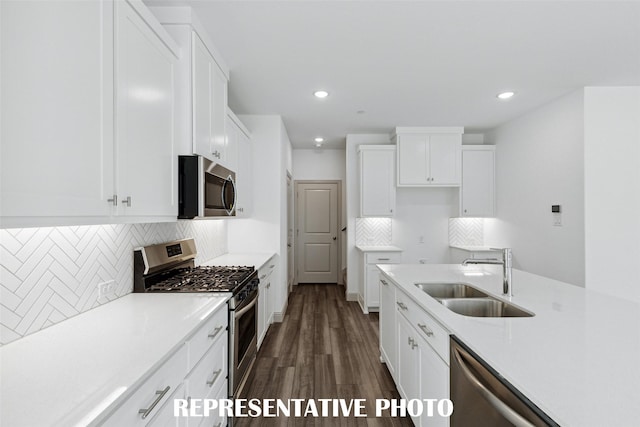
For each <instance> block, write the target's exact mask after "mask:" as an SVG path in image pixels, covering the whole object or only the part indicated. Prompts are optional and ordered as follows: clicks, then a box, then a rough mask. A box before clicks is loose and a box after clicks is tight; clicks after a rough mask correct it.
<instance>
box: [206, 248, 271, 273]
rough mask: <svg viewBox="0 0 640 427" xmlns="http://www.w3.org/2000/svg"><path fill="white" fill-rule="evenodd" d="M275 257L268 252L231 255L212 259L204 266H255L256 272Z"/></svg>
mask: <svg viewBox="0 0 640 427" xmlns="http://www.w3.org/2000/svg"><path fill="white" fill-rule="evenodd" d="M274 255H275V254H274V253H268V252H264V253H263V252H256V253H230V254H224V255H220V256H219V257H216V258H213V259H210V260H209V261H207V262H204V263H202V265H207V266H208V265H221V266H253V267H255V268H256V270H259V269H260V268H261V267H262V266H263V265H265V264H266V263H267V261H269V260H270V259H271V257H272V256H274Z"/></svg>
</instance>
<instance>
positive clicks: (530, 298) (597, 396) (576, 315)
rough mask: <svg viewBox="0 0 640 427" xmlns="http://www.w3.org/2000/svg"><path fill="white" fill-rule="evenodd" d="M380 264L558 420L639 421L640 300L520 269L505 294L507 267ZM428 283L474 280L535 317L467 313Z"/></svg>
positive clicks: (572, 423) (596, 423) (586, 423)
mask: <svg viewBox="0 0 640 427" xmlns="http://www.w3.org/2000/svg"><path fill="white" fill-rule="evenodd" d="M379 268H380V270H381V271H382V272H383V275H381V277H382V278H383V279H384V280H387V279H390V280H391V281H392V282H393V283H394V284H395V285H396V286H397V287H398V288H399V289H400V290H402V291H403V292H404V293H406V294H407V295H409V296H410V297H411V299H413V300H414V301H415V302H416V303H417V304H418V305H419V306H420V307H421V308H422V309H424V310H425V311H427V312H428V313H429V314H430V315H431V316H433V317H434V318H435V319H436V320H437V321H438V322H440V323H441V324H442V325H443V326H444V327H445V328H446V329H447V330H448V331H449V332H450V333H451V334H454V335H456V336H457V337H458V338H460V339H461V340H462V341H463V342H464V343H465V344H467V346H468V347H470V348H471V349H472V350H473V351H475V352H476V353H477V354H478V355H479V356H480V357H481V358H483V359H484V360H485V361H486V362H487V363H488V364H489V365H491V366H492V367H493V368H494V369H495V370H496V371H497V372H498V373H500V374H501V375H502V376H504V378H505V379H506V380H507V381H509V382H510V383H511V384H512V385H514V386H515V387H516V388H518V389H519V390H520V391H521V392H522V393H523V394H524V395H525V396H527V397H528V398H529V399H530V400H531V401H532V402H533V403H534V404H535V405H537V406H538V407H539V408H540V409H542V410H543V411H544V412H545V413H546V414H547V415H548V416H550V417H551V418H552V419H553V420H554V421H555V422H557V423H558V424H560V425H563V426H576V427H578V426H580V427H582V426H606V425H611V426H613V425H616V426H631V425H637V424H638V421H637V416H638V410H639V409H640V388H639V387H638V384H640V365H639V364H638V361H640V304H638V303H634V302H631V301H627V300H625V299H621V298H615V297H611V296H607V295H604V294H601V293H597V292H594V291H589V290H586V289H584V288H580V287H577V286H572V285H569V284H566V283H562V282H558V281H555V280H551V279H548V278H544V277H541V276H537V275H534V274H530V273H526V272H524V271H520V270H515V269H514V270H513V297H511V298H506V297H503V296H502V295H501V293H502V270H501V267H500V266H497V267H496V266H467V267H463V266H461V265H408V264H399V265H379ZM426 282H463V283H469V284H472V285H473V286H475V287H477V288H479V289H482V290H484V291H486V292H488V293H490V294H491V295H492V296H493V297H497V298H498V299H503V300H505V301H509V302H511V303H512V304H515V305H517V306H519V307H521V308H524V309H526V310H528V311H531V312H533V313H535V316H533V317H523V318H479V317H467V316H462V315H459V314H457V313H454V312H452V311H450V310H449V309H447V308H446V307H444V306H443V305H442V304H440V303H439V302H438V301H437V300H435V299H434V298H432V297H430V296H429V295H427V294H426V293H424V292H423V291H422V290H420V289H419V288H418V287H416V286H415V283H426Z"/></svg>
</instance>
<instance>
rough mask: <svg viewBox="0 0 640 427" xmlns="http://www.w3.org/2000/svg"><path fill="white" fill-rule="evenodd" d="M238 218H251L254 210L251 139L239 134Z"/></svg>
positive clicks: (241, 133)
mask: <svg viewBox="0 0 640 427" xmlns="http://www.w3.org/2000/svg"><path fill="white" fill-rule="evenodd" d="M236 190H237V191H236V194H237V206H238V207H237V209H236V217H237V218H249V217H250V216H251V211H252V209H253V151H252V147H251V139H250V138H249V137H248V136H247V135H245V133H244V132H242V131H240V132H238V170H237V172H236Z"/></svg>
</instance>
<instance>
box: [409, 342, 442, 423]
mask: <svg viewBox="0 0 640 427" xmlns="http://www.w3.org/2000/svg"><path fill="white" fill-rule="evenodd" d="M416 342H417V343H418V349H419V359H420V360H419V364H420V368H419V372H420V374H419V375H420V377H419V378H420V381H419V386H420V395H419V398H420V399H448V398H449V367H448V366H447V364H446V363H444V361H443V360H442V359H441V358H440V357H439V356H438V354H437V353H436V352H435V350H434V349H433V348H432V347H431V346H430V345H429V344H428V343H427V342H426V341H425V340H424V339H423V338H422V337H420V336H419V335H416ZM419 425H420V426H421V427H448V426H449V418H446V417H440V416H438V413H437V411H434V414H433V416H432V417H429V416H427V411H426V410H425V411H424V412H423V413H422V416H421V417H420V423H419Z"/></svg>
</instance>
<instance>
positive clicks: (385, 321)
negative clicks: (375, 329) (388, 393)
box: [379, 278, 398, 379]
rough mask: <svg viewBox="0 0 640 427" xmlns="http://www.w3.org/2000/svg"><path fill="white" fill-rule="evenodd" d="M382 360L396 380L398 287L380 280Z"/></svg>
mask: <svg viewBox="0 0 640 427" xmlns="http://www.w3.org/2000/svg"><path fill="white" fill-rule="evenodd" d="M379 324H380V359H381V360H382V361H383V362H384V363H386V365H387V369H388V370H389V372H390V373H391V376H392V377H393V378H394V379H396V360H397V353H398V344H397V342H396V331H395V327H396V326H395V325H396V287H395V286H394V285H393V284H390V283H389V280H387V279H384V278H380V322H379Z"/></svg>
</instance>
